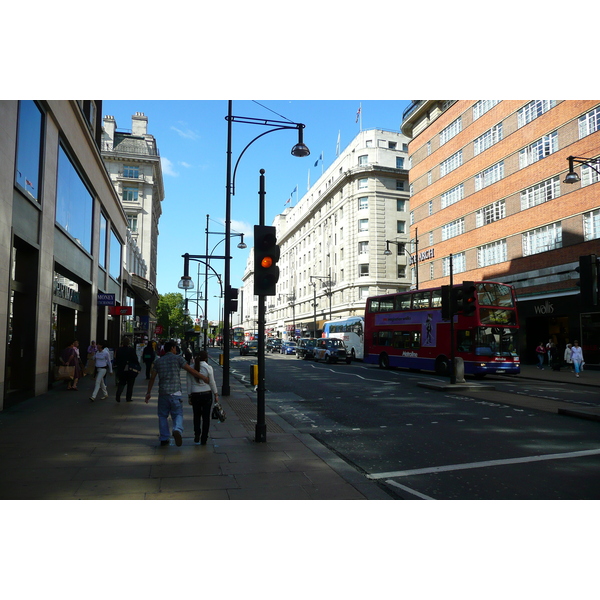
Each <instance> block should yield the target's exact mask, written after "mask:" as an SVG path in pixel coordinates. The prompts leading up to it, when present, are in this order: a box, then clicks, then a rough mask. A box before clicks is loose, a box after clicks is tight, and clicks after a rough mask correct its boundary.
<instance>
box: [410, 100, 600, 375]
mask: <svg viewBox="0 0 600 600" xmlns="http://www.w3.org/2000/svg"><path fill="white" fill-rule="evenodd" d="M402 132H403V133H404V134H405V135H408V136H411V137H412V138H413V139H412V141H411V143H410V144H409V155H410V171H409V173H410V174H409V178H410V187H411V199H410V211H411V212H410V222H411V237H412V238H417V239H418V249H419V252H418V255H419V262H418V263H417V267H418V270H419V278H418V279H419V282H420V287H421V288H427V287H438V286H440V285H443V284H447V283H449V276H450V255H452V271H453V274H454V282H455V283H457V282H460V281H463V280H483V279H488V280H495V281H501V282H505V283H509V284H511V285H514V286H515V288H516V290H517V294H518V299H519V316H520V324H521V335H520V345H521V347H520V354H521V357H522V360H523V361H524V362H526V363H527V362H534V360H535V352H534V349H535V346H536V345H537V344H538V343H539V342H540V341H542V340H544V341H547V340H549V339H552V340H554V342H555V343H556V344H557V345H558V346H559V348H560V349H561V350H562V349H564V346H565V344H566V343H567V341H573V340H574V339H579V340H580V341H581V342H582V345H583V347H584V356H585V358H586V362H587V363H588V364H591V363H595V364H598V363H600V351H599V349H598V348H599V346H598V344H599V342H600V306H598V305H594V304H590V303H585V302H582V296H581V294H580V288H579V287H578V285H577V280H578V278H579V274H578V273H577V271H576V268H577V267H578V266H579V257H580V256H586V255H590V254H598V255H600V195H599V190H600V187H599V186H598V180H599V175H598V172H597V170H596V169H600V167H599V165H598V164H594V163H592V166H587V165H576V166H575V172H576V173H577V174H578V175H579V176H580V178H581V180H580V181H579V182H577V183H574V184H568V183H565V182H564V179H565V176H566V174H567V173H568V171H569V162H568V160H567V159H568V157H569V156H575V157H583V158H586V159H597V158H598V157H599V156H600V103H599V102H598V101H597V100H595V101H594V100H590V101H573V100H522V101H519V100H506V101H500V100H478V101H475V100H464V101H463V100H458V101H454V100H418V101H413V103H412V104H411V106H409V107H408V108H407V110H406V111H405V113H404V115H403V123H402Z"/></svg>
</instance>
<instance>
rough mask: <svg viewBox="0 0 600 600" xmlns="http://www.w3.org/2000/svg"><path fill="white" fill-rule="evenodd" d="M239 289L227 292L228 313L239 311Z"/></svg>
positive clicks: (226, 308) (227, 290) (226, 304)
mask: <svg viewBox="0 0 600 600" xmlns="http://www.w3.org/2000/svg"><path fill="white" fill-rule="evenodd" d="M238 294H239V290H238V288H232V287H230V288H229V289H226V290H225V310H226V311H227V312H228V313H233V312H237V309H238Z"/></svg>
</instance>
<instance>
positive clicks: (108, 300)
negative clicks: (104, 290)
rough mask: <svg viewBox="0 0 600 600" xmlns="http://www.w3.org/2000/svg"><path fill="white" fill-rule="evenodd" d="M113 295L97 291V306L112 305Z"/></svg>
mask: <svg viewBox="0 0 600 600" xmlns="http://www.w3.org/2000/svg"><path fill="white" fill-rule="evenodd" d="M114 305H115V295H114V294H100V293H98V306H114Z"/></svg>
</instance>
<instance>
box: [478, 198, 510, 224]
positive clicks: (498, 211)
mask: <svg viewBox="0 0 600 600" xmlns="http://www.w3.org/2000/svg"><path fill="white" fill-rule="evenodd" d="M505 216H506V203H505V201H504V200H498V202H494V203H493V204H488V205H487V206H484V207H483V208H482V209H480V210H478V211H477V213H476V227H482V226H483V225H489V224H490V223H493V222H494V221H499V220H500V219H504V217H505Z"/></svg>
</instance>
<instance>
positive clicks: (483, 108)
mask: <svg viewBox="0 0 600 600" xmlns="http://www.w3.org/2000/svg"><path fill="white" fill-rule="evenodd" d="M499 102H500V100H479V101H477V102H476V103H475V104H474V105H473V121H475V119H479V117H481V115H484V114H485V113H486V112H487V111H488V110H490V109H492V108H494V106H496V104H498V103H499Z"/></svg>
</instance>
